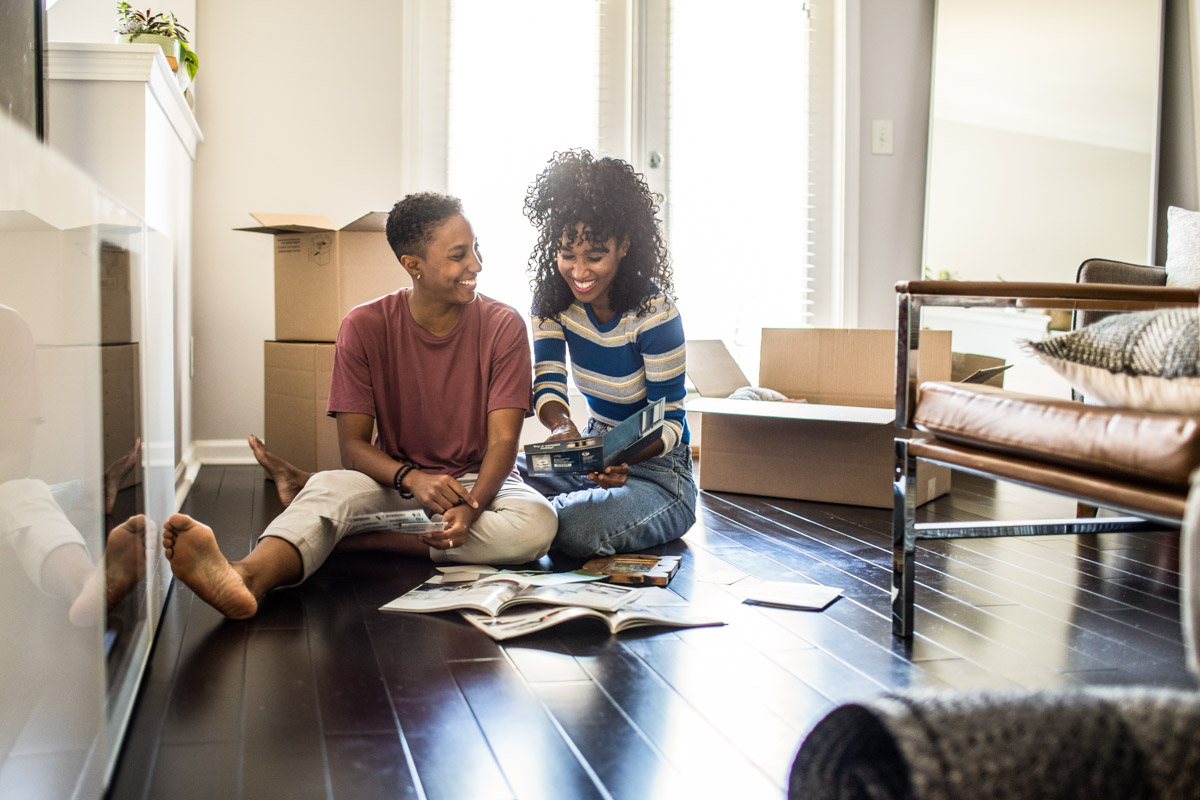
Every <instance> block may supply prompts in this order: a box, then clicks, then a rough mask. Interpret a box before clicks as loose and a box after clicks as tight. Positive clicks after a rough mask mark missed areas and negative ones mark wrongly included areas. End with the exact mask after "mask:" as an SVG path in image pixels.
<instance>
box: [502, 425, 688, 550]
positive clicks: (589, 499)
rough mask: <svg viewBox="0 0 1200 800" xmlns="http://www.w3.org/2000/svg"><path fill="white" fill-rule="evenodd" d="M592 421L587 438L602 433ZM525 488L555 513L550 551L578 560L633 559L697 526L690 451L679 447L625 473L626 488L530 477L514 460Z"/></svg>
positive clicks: (581, 478) (579, 478)
mask: <svg viewBox="0 0 1200 800" xmlns="http://www.w3.org/2000/svg"><path fill="white" fill-rule="evenodd" d="M606 428H607V426H605V425H604V424H603V423H601V422H597V421H596V420H590V421H589V422H588V426H587V429H586V430H585V431H584V434H583V435H585V436H595V435H597V434H598V433H603V432H604V431H605V430H606ZM517 469H518V470H519V471H520V473H521V479H522V480H523V481H525V483H526V484H528V485H529V486H531V487H532V488H534V489H536V490H537V491H539V492H541V493H542V494H544V495H545V496H546V497H548V498H550V500H551V502H552V503H553V504H554V509H555V510H556V511H557V512H558V534H557V535H556V536H555V537H554V543H553V544H552V545H551V549H553V550H556V551H558V552H561V553H564V554H565V555H568V556H575V557H578V558H592V557H594V556H610V555H613V554H614V553H632V552H634V551H637V550H644V549H646V548H647V547H654V546H656V545H660V544H666V543H667V542H673V541H675V540H676V539H678V538H679V537H680V536H683V535H684V534H685V533H687V532H688V529H689V528H691V527H692V525H693V524H694V523H695V522H696V494H697V490H696V481H695V479H694V478H693V477H692V449H691V447H690V446H688V445H687V444H684V443H682V442H681V443H680V444H679V445H677V446H676V447H675V449H674V450H672V451H671V452H670V453H666V454H665V455H660V456H657V457H656V458H651V459H647V460H645V461H643V462H641V463H640V464H634V465H633V466H631V467H630V468H629V477H628V479H627V480H626V481H625V485H624V486H621V487H620V488H617V489H604V488H601V487H599V486H597V485H596V484H595V483H593V482H592V481H591V480H589V479H588V477H587V476H586V475H555V476H551V477H534V476H531V475H529V472H528V470H527V468H526V466H525V454H524V453H522V454H520V455H518V456H517Z"/></svg>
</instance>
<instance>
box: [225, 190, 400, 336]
mask: <svg viewBox="0 0 1200 800" xmlns="http://www.w3.org/2000/svg"><path fill="white" fill-rule="evenodd" d="M250 216H252V217H254V219H255V220H257V221H258V223H259V224H258V225H257V226H254V227H250V228H237V229H236V230H239V231H251V232H254V233H269V234H271V235H273V236H274V237H275V338H276V339H277V340H279V341H296V342H332V341H334V340H335V339H337V334H338V327H339V326H340V325H341V324H342V318H343V317H345V316H346V314H347V312H349V311H350V309H352V308H354V307H355V306H357V305H361V304H362V303H366V302H367V301H369V300H374V299H375V298H376V297H381V296H383V295H385V294H390V293H391V292H394V291H396V290H397V289H399V288H400V287H402V286H411V285H412V280H411V279H410V278H409V275H408V273H407V272H405V271H404V268H403V267H401V266H400V262H399V260H397V258H396V255H395V253H393V252H392V248H391V247H390V246H388V243H387V235H386V234H385V232H384V231H385V228H386V226H387V217H388V215H387V212H384V211H375V212H371V213H369V214H364V215H363V216H361V217H359V218H358V219H356V220H354V221H353V222H351V223H350V224H349V225H345V226H343V227H341V228H338V227H337V226H336V225H334V224H333V222H331V221H330V220H328V219H326V218H325V217H313V216H298V215H295V214H263V213H252V214H251V215H250Z"/></svg>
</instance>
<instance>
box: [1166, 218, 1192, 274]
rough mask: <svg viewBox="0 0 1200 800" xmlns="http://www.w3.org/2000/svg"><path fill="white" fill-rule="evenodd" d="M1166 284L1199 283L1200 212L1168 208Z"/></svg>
mask: <svg viewBox="0 0 1200 800" xmlns="http://www.w3.org/2000/svg"><path fill="white" fill-rule="evenodd" d="M1166 267H1167V286H1178V287H1180V288H1183V289H1195V288H1197V287H1200V212H1196V211H1188V210H1186V209H1183V208H1177V207H1176V206H1170V207H1169V208H1167V264H1166Z"/></svg>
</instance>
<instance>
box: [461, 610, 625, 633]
mask: <svg viewBox="0 0 1200 800" xmlns="http://www.w3.org/2000/svg"><path fill="white" fill-rule="evenodd" d="M459 613H461V614H462V616H463V619H465V620H466V621H467V622H469V623H471V624H472V625H474V626H475V627H476V628H478V629H479V630H481V631H483V632H484V633H486V634H487V635H488V636H490V637H492V638H493V639H495V640H496V641H502V640H504V639H512V638H513V637H514V636H524V635H525V634H527V633H535V632H537V631H541V630H545V629H546V628H550V627H553V626H555V625H557V624H559V623H560V622H566V621H567V620H570V619H581V618H583V617H592V618H595V619H598V620H600V621H601V622H607V621H608V617H607V615H606V614H605V612H603V611H596V610H595V609H591V608H584V607H582V606H564V607H560V608H514V609H512V610H511V611H506V612H504V613H503V614H501V615H500V616H498V617H489V616H487V615H485V614H480V613H478V612H475V611H462V612H459Z"/></svg>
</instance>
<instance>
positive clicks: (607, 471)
mask: <svg viewBox="0 0 1200 800" xmlns="http://www.w3.org/2000/svg"><path fill="white" fill-rule="evenodd" d="M588 477H589V478H590V479H591V480H592V482H593V483H595V484H596V485H597V486H600V487H602V488H604V489H618V488H620V487H622V486H624V485H625V479H626V478H628V477H629V465H628V464H614V465H613V466H611V467H605V468H604V470H603V471H602V472H589V473H588Z"/></svg>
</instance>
